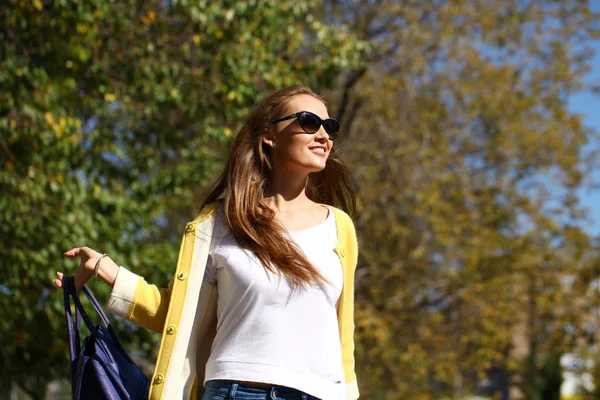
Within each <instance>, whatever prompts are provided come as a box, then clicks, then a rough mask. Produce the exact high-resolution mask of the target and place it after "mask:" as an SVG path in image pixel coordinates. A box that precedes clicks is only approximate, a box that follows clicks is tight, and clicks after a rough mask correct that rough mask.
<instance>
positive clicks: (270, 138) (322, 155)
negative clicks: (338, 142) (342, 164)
mask: <svg viewBox="0 0 600 400" xmlns="http://www.w3.org/2000/svg"><path fill="white" fill-rule="evenodd" d="M298 111H310V112H312V113H314V114H316V115H318V116H319V117H320V118H321V119H323V120H325V119H327V118H329V114H328V113H327V107H325V104H323V102H321V100H319V99H316V98H314V97H312V96H310V95H307V94H301V95H297V96H294V97H293V98H292V99H291V100H290V102H289V103H288V104H287V106H286V107H285V109H284V112H283V114H282V115H281V117H286V116H288V115H292V114H294V113H296V112H298ZM263 141H264V142H265V143H266V144H267V145H268V146H270V147H271V155H272V158H273V163H274V165H275V169H277V170H279V171H281V170H303V171H305V172H306V173H310V172H318V171H321V170H323V169H324V168H325V164H326V162H327V158H328V157H329V153H330V151H331V148H332V147H333V142H332V141H331V140H329V135H328V134H327V132H325V129H324V128H323V126H321V127H320V128H319V130H318V131H317V132H316V133H313V134H311V133H306V132H304V130H303V129H302V127H301V126H300V123H299V122H298V119H297V118H293V119H289V120H286V121H282V122H278V123H277V124H275V125H273V126H272V127H271V130H270V131H269V132H268V133H267V134H266V135H265V137H263Z"/></svg>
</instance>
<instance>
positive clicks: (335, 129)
mask: <svg viewBox="0 0 600 400" xmlns="http://www.w3.org/2000/svg"><path fill="white" fill-rule="evenodd" d="M293 118H298V122H299V123H300V127H301V128H302V130H303V131H304V132H306V133H317V131H318V130H319V129H321V125H323V128H325V132H327V134H328V135H329V139H331V140H335V138H336V137H337V136H338V133H340V123H339V122H337V121H336V120H335V119H333V118H327V119H326V120H322V119H321V118H320V117H319V116H318V115H316V114H313V113H311V112H310V111H298V112H297V113H295V114H292V115H288V116H287V117H283V118H279V119H278V120H275V121H273V122H271V125H273V124H276V123H278V122H282V121H287V120H288V119H293Z"/></svg>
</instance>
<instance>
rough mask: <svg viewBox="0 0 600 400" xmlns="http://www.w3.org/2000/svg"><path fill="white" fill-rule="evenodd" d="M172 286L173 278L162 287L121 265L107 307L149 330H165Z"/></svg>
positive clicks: (110, 310)
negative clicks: (165, 286) (166, 285)
mask: <svg viewBox="0 0 600 400" xmlns="http://www.w3.org/2000/svg"><path fill="white" fill-rule="evenodd" d="M172 289H173V279H171V281H170V282H169V286H168V287H167V288H159V287H157V286H156V285H152V284H149V283H148V282H146V280H145V279H144V278H143V277H141V276H139V275H136V274H134V273H133V272H131V271H129V270H128V269H126V268H125V267H123V266H121V267H119V271H118V273H117V277H116V279H115V283H114V285H113V288H112V290H111V293H110V296H109V298H108V305H107V309H106V310H107V311H108V312H109V313H111V314H114V315H118V316H120V317H123V318H125V319H127V320H129V321H131V322H133V323H135V324H137V325H140V326H142V327H144V328H146V329H150V330H152V331H155V332H162V329H163V326H164V324H165V320H166V318H167V310H168V308H169V300H170V297H171V291H172Z"/></svg>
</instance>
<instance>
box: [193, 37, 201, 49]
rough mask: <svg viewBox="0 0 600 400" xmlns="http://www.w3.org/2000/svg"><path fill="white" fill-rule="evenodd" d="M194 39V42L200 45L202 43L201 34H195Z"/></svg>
mask: <svg viewBox="0 0 600 400" xmlns="http://www.w3.org/2000/svg"><path fill="white" fill-rule="evenodd" d="M192 40H193V41H194V44H195V45H196V46H198V45H199V44H200V35H194V36H193V37H192Z"/></svg>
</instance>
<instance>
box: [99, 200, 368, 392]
mask: <svg viewBox="0 0 600 400" xmlns="http://www.w3.org/2000/svg"><path fill="white" fill-rule="evenodd" d="M217 207H218V204H217V203H212V204H209V205H207V206H206V207H204V208H203V209H202V210H201V211H200V214H199V215H198V217H196V219H194V220H193V221H192V222H188V223H187V224H186V227H185V232H184V234H183V239H182V241H181V247H180V250H179V258H178V260H177V269H176V271H175V274H174V277H173V279H172V280H171V282H170V283H169V286H168V288H164V289H159V288H158V287H156V286H155V285H151V284H148V283H147V282H146V281H145V280H144V278H143V277H141V276H138V275H136V274H134V273H132V272H131V271H129V270H127V269H126V268H124V267H122V266H121V267H120V268H119V272H118V274H117V278H116V280H115V283H114V286H113V288H112V291H111V294H110V297H109V299H108V305H107V311H108V312H109V313H111V314H114V315H119V316H121V317H123V318H126V319H128V320H129V321H132V322H134V323H136V324H138V325H140V326H142V327H144V328H147V329H151V330H153V331H155V332H162V339H161V342H160V349H159V352H158V359H157V362H156V368H155V370H154V375H153V377H152V384H151V387H150V395H149V399H150V400H158V399H164V400H173V399H182V400H196V399H197V393H198V384H200V385H202V382H203V381H204V369H205V365H206V361H207V360H208V357H209V355H210V349H211V345H212V342H213V339H214V337H215V334H216V322H217V318H216V307H217V286H216V285H212V284H210V283H208V282H203V277H204V269H205V268H206V261H207V258H208V251H209V248H210V241H211V237H212V233H213V228H214V225H215V214H216V211H217ZM328 207H330V208H331V209H333V210H334V215H335V220H336V226H337V232H338V244H337V246H336V248H335V252H336V253H337V255H338V256H339V257H340V261H341V263H342V267H343V272H344V285H343V287H342V293H341V295H340V299H339V301H338V304H337V315H338V323H339V333H340V342H341V346H342V363H343V367H344V374H345V377H346V393H347V400H355V399H358V397H359V392H358V384H357V381H356V373H355V371H354V272H355V269H356V263H357V259H358V243H357V239H356V231H355V229H354V224H353V223H352V220H351V219H350V217H349V216H348V214H346V213H345V212H344V211H342V210H340V209H337V208H335V207H331V206H328ZM323 400H330V399H323Z"/></svg>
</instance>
